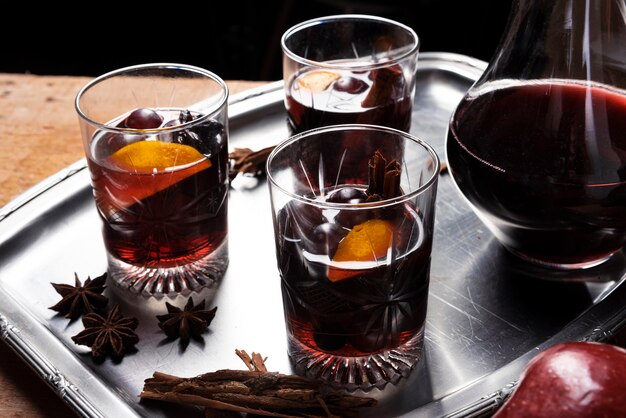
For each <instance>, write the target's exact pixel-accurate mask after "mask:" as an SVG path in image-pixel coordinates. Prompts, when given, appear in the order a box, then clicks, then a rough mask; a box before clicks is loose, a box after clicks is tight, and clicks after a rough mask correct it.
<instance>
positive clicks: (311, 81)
mask: <svg viewBox="0 0 626 418" xmlns="http://www.w3.org/2000/svg"><path fill="white" fill-rule="evenodd" d="M339 77H341V76H340V75H339V74H337V73H333V72H331V71H310V72H308V73H306V74H305V75H303V76H302V77H300V78H299V79H298V86H300V87H302V88H305V89H308V90H310V91H311V92H312V93H319V92H322V91H324V90H326V89H327V88H328V87H329V86H330V85H331V84H332V83H333V81H335V80H337V79H338V78H339Z"/></svg>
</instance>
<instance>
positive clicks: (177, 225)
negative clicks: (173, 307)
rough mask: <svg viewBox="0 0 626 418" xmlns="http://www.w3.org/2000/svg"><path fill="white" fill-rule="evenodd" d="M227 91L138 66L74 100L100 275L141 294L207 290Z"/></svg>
mask: <svg viewBox="0 0 626 418" xmlns="http://www.w3.org/2000/svg"><path fill="white" fill-rule="evenodd" d="M227 98H228V88H227V87H226V84H225V83H224V82H223V81H222V80H221V79H220V78H219V77H218V76H216V75H215V74H213V73H211V72H209V71H206V70H204V69H201V68H197V67H192V66H186V65H179V64H147V65H139V66H134V67H128V68H123V69H120V70H117V71H113V72H111V73H108V74H105V75H103V76H101V77H99V78H97V79H95V80H94V81H92V82H90V83H89V84H87V85H86V86H85V87H84V88H83V89H82V90H81V91H80V92H79V93H78V96H77V97H76V110H77V112H78V115H79V122H80V127H81V133H82V137H83V144H84V147H85V154H86V156H87V163H88V166H89V171H90V173H91V181H92V186H93V193H94V197H95V202H96V206H97V209H98V213H99V214H100V217H101V219H102V223H103V236H104V243H105V247H106V250H107V255H108V263H109V277H110V278H111V279H112V280H113V283H115V284H117V285H119V286H120V287H122V288H124V289H128V290H130V291H132V292H135V293H142V294H145V295H148V296H163V295H170V296H173V295H176V294H188V293H191V292H197V291H201V290H205V289H208V288H211V287H213V286H214V285H216V284H217V283H218V282H219V280H220V279H221V277H222V275H223V274H224V272H225V270H226V268H227V266H228V241H227V196H228V125H227V106H226V102H227Z"/></svg>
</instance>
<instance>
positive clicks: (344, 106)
mask: <svg viewBox="0 0 626 418" xmlns="http://www.w3.org/2000/svg"><path fill="white" fill-rule="evenodd" d="M281 45H282V49H283V79H284V82H285V93H286V94H285V96H286V97H285V106H286V108H287V113H288V120H289V127H290V129H291V132H292V133H294V134H295V133H300V132H304V131H306V130H309V129H313V128H319V127H322V126H328V125H335V124H346V123H359V124H372V125H382V126H388V127H390V128H396V129H400V130H403V131H405V132H409V128H410V127H411V111H412V106H413V98H414V95H415V70H416V66H417V55H418V49H419V40H418V37H417V35H416V34H415V31H413V30H412V29H411V28H410V27H408V26H405V25H403V24H400V23H398V22H394V21H392V20H388V19H384V18H381V17H376V16H367V15H338V16H327V17H322V18H318V19H313V20H309V21H306V22H302V23H300V24H298V25H296V26H294V27H292V28H290V29H289V30H287V31H286V32H285V33H284V35H283V37H282V40H281Z"/></svg>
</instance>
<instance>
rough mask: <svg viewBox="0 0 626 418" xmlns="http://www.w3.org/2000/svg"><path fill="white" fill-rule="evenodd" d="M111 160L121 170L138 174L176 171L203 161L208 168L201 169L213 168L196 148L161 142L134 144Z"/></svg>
mask: <svg viewBox="0 0 626 418" xmlns="http://www.w3.org/2000/svg"><path fill="white" fill-rule="evenodd" d="M111 159H112V162H113V163H114V164H115V165H116V166H118V167H119V168H122V169H124V170H128V171H131V172H136V173H137V174H143V173H153V172H154V170H155V169H156V170H157V172H159V171H165V170H167V169H175V168H176V167H180V166H185V165H188V164H192V163H195V162H198V161H200V160H203V159H204V160H206V161H205V164H206V167H201V168H200V167H199V169H202V168H209V167H210V166H211V162H210V161H209V160H207V159H206V157H205V156H204V155H202V154H200V152H198V150H196V149H195V148H193V147H190V146H189V145H183V144H176V143H171V142H161V141H139V142H133V143H132V144H128V145H126V146H125V147H123V148H121V149H119V150H117V151H115V153H113V155H111Z"/></svg>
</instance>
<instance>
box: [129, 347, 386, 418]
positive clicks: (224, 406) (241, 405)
mask: <svg viewBox="0 0 626 418" xmlns="http://www.w3.org/2000/svg"><path fill="white" fill-rule="evenodd" d="M237 354H238V355H239V356H240V357H241V358H242V360H244V362H245V363H246V365H247V366H248V368H249V370H230V369H225V370H218V371H215V372H210V373H204V374H202V375H199V376H196V377H189V378H183V377H177V376H172V375H168V374H165V373H160V372H155V373H154V375H153V376H152V378H148V379H146V380H145V382H144V388H143V391H142V392H141V394H140V395H139V396H140V397H141V398H143V399H153V400H159V401H167V402H175V403H181V404H192V405H198V406H204V407H206V408H207V409H208V410H207V412H206V416H207V417H210V416H219V415H218V414H217V412H216V411H215V410H219V411H232V412H240V413H241V412H243V413H248V414H256V415H261V416H271V417H283V418H289V417H311V418H313V417H354V416H358V411H357V410H356V408H362V407H369V406H373V405H375V404H376V400H375V399H372V398H362V397H358V396H352V395H348V394H344V393H341V392H336V391H330V390H325V389H324V388H323V387H321V386H320V384H319V383H318V382H315V381H313V380H310V379H307V378H305V377H301V376H296V375H285V374H281V373H274V372H268V371H261V370H263V369H264V368H265V366H264V363H263V359H262V358H261V357H260V356H259V355H256V354H255V353H252V357H251V358H250V357H249V356H248V355H247V353H245V352H241V353H240V352H238V353H237ZM259 369H261V370H259Z"/></svg>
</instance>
